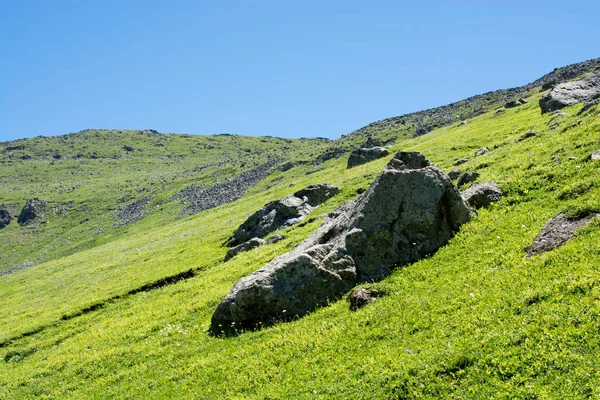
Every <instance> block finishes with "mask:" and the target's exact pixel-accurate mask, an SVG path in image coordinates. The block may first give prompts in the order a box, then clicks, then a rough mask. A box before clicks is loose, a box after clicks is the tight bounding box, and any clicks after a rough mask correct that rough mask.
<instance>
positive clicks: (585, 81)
mask: <svg viewBox="0 0 600 400" xmlns="http://www.w3.org/2000/svg"><path fill="white" fill-rule="evenodd" d="M597 98H600V69H596V70H595V71H592V72H590V73H589V74H587V75H586V76H584V77H583V78H582V79H580V80H578V81H574V82H566V83H561V84H559V85H557V86H555V87H554V89H552V90H551V91H550V92H548V93H547V94H546V95H544V96H543V97H542V98H541V99H540V108H541V109H542V113H547V112H550V111H555V110H560V109H562V108H564V107H568V106H572V105H574V104H577V103H581V102H589V101H592V100H595V99H597Z"/></svg>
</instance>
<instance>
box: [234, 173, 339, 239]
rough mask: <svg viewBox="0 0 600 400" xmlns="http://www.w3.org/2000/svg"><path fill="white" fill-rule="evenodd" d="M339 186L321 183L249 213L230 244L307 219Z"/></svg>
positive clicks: (334, 193)
mask: <svg viewBox="0 0 600 400" xmlns="http://www.w3.org/2000/svg"><path fill="white" fill-rule="evenodd" d="M339 190H340V188H338V187H336V186H332V185H330V184H328V183H321V184H316V185H310V186H308V187H306V188H304V189H302V190H299V191H297V192H296V193H294V194H291V195H289V196H286V197H283V198H281V199H279V200H276V201H272V202H270V203H268V204H266V205H265V206H264V207H263V208H261V209H260V210H258V211H256V212H255V213H254V214H252V215H250V216H249V217H248V219H247V220H246V221H245V222H244V223H243V224H242V225H240V226H239V227H238V229H237V230H236V231H235V233H234V234H233V236H232V237H231V239H230V240H229V242H228V245H230V246H238V245H241V244H243V243H245V242H247V241H248V240H250V239H252V238H262V237H264V236H266V235H268V234H269V233H271V232H275V231H276V230H279V229H282V228H286V227H288V226H292V225H294V224H296V223H298V222H300V221H302V220H304V218H306V216H307V215H308V214H309V213H310V212H311V211H312V210H313V209H314V208H315V207H316V206H318V205H319V204H321V203H323V202H324V201H326V200H328V199H329V198H331V197H333V196H334V195H336V194H337V193H338V192H339Z"/></svg>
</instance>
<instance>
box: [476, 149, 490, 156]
mask: <svg viewBox="0 0 600 400" xmlns="http://www.w3.org/2000/svg"><path fill="white" fill-rule="evenodd" d="M488 151H490V149H488V148H487V147H482V148H480V149H479V150H477V151H476V152H475V157H479V156H482V155H484V154H485V153H487V152H488Z"/></svg>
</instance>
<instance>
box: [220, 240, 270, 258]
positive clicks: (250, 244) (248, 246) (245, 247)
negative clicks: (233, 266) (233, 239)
mask: <svg viewBox="0 0 600 400" xmlns="http://www.w3.org/2000/svg"><path fill="white" fill-rule="evenodd" d="M265 244H267V242H266V241H264V240H262V239H260V238H252V239H250V240H248V241H247V242H244V243H242V244H238V245H237V246H235V247H232V248H231V249H229V251H227V254H225V260H224V261H228V260H230V259H232V258H233V257H235V256H236V255H238V254H239V253H242V252H245V251H250V250H252V249H254V248H257V247H260V246H264V245H265Z"/></svg>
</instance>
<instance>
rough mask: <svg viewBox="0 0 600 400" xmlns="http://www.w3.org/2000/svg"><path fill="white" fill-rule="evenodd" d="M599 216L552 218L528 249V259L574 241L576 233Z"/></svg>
mask: <svg viewBox="0 0 600 400" xmlns="http://www.w3.org/2000/svg"><path fill="white" fill-rule="evenodd" d="M598 216H599V214H589V215H585V216H579V217H574V218H569V217H568V216H567V215H566V214H564V213H561V214H558V215H557V216H556V217H554V218H551V219H550V220H549V221H548V222H546V225H544V227H543V228H542V230H541V231H540V233H539V234H538V235H537V236H536V237H535V239H534V240H533V243H532V244H531V246H529V247H528V248H527V250H526V252H527V257H531V256H534V255H536V254H540V253H544V252H546V251H550V250H553V249H556V248H558V247H560V246H562V245H564V244H565V243H567V242H568V241H569V240H571V239H573V237H574V236H575V233H576V232H577V231H578V230H579V229H581V228H583V227H585V226H587V225H588V224H589V223H590V222H592V220H594V219H595V218H597V217H598Z"/></svg>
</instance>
